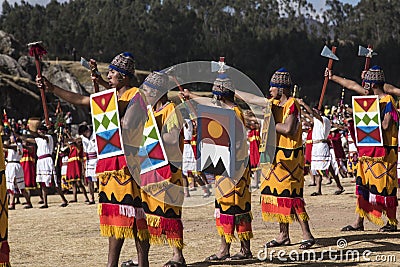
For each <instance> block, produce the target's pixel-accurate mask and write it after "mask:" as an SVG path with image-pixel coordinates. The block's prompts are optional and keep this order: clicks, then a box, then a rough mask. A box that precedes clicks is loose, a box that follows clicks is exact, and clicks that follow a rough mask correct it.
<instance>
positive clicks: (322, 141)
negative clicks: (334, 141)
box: [312, 139, 328, 144]
mask: <svg viewBox="0 0 400 267" xmlns="http://www.w3.org/2000/svg"><path fill="white" fill-rule="evenodd" d="M312 143H313V144H320V143H328V140H326V139H321V140H313V141H312Z"/></svg>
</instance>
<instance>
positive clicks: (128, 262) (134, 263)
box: [121, 260, 139, 267]
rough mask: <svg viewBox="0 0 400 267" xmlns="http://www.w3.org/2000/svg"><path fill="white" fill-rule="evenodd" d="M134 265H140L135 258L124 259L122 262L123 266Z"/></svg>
mask: <svg viewBox="0 0 400 267" xmlns="http://www.w3.org/2000/svg"><path fill="white" fill-rule="evenodd" d="M134 266H139V264H138V263H136V262H134V261H133V260H128V261H124V262H122V263H121V267H134Z"/></svg>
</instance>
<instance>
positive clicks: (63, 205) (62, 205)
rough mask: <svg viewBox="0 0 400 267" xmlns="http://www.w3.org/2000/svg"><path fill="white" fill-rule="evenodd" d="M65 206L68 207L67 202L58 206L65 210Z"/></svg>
mask: <svg viewBox="0 0 400 267" xmlns="http://www.w3.org/2000/svg"><path fill="white" fill-rule="evenodd" d="M66 206H68V202H64V203H61V204H60V207H63V208H65V207H66Z"/></svg>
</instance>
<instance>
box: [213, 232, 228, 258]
mask: <svg viewBox="0 0 400 267" xmlns="http://www.w3.org/2000/svg"><path fill="white" fill-rule="evenodd" d="M230 249H231V244H230V243H227V242H226V240H225V237H224V236H221V246H220V247H219V252H218V253H217V254H215V255H217V257H218V258H222V257H224V256H225V255H229V251H230Z"/></svg>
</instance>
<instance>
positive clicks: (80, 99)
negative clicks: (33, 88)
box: [36, 76, 90, 106]
mask: <svg viewBox="0 0 400 267" xmlns="http://www.w3.org/2000/svg"><path fill="white" fill-rule="evenodd" d="M36 85H37V86H38V87H39V88H42V87H44V88H45V89H46V90H47V91H49V92H52V93H53V94H55V95H56V96H58V97H60V98H62V99H64V100H65V101H67V102H69V103H71V104H73V105H80V106H90V97H88V96H83V95H80V94H77V93H74V92H70V91H67V90H64V89H62V88H60V87H58V86H57V85H54V84H52V83H51V82H50V81H49V80H47V79H46V77H44V76H42V77H41V78H38V77H36Z"/></svg>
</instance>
